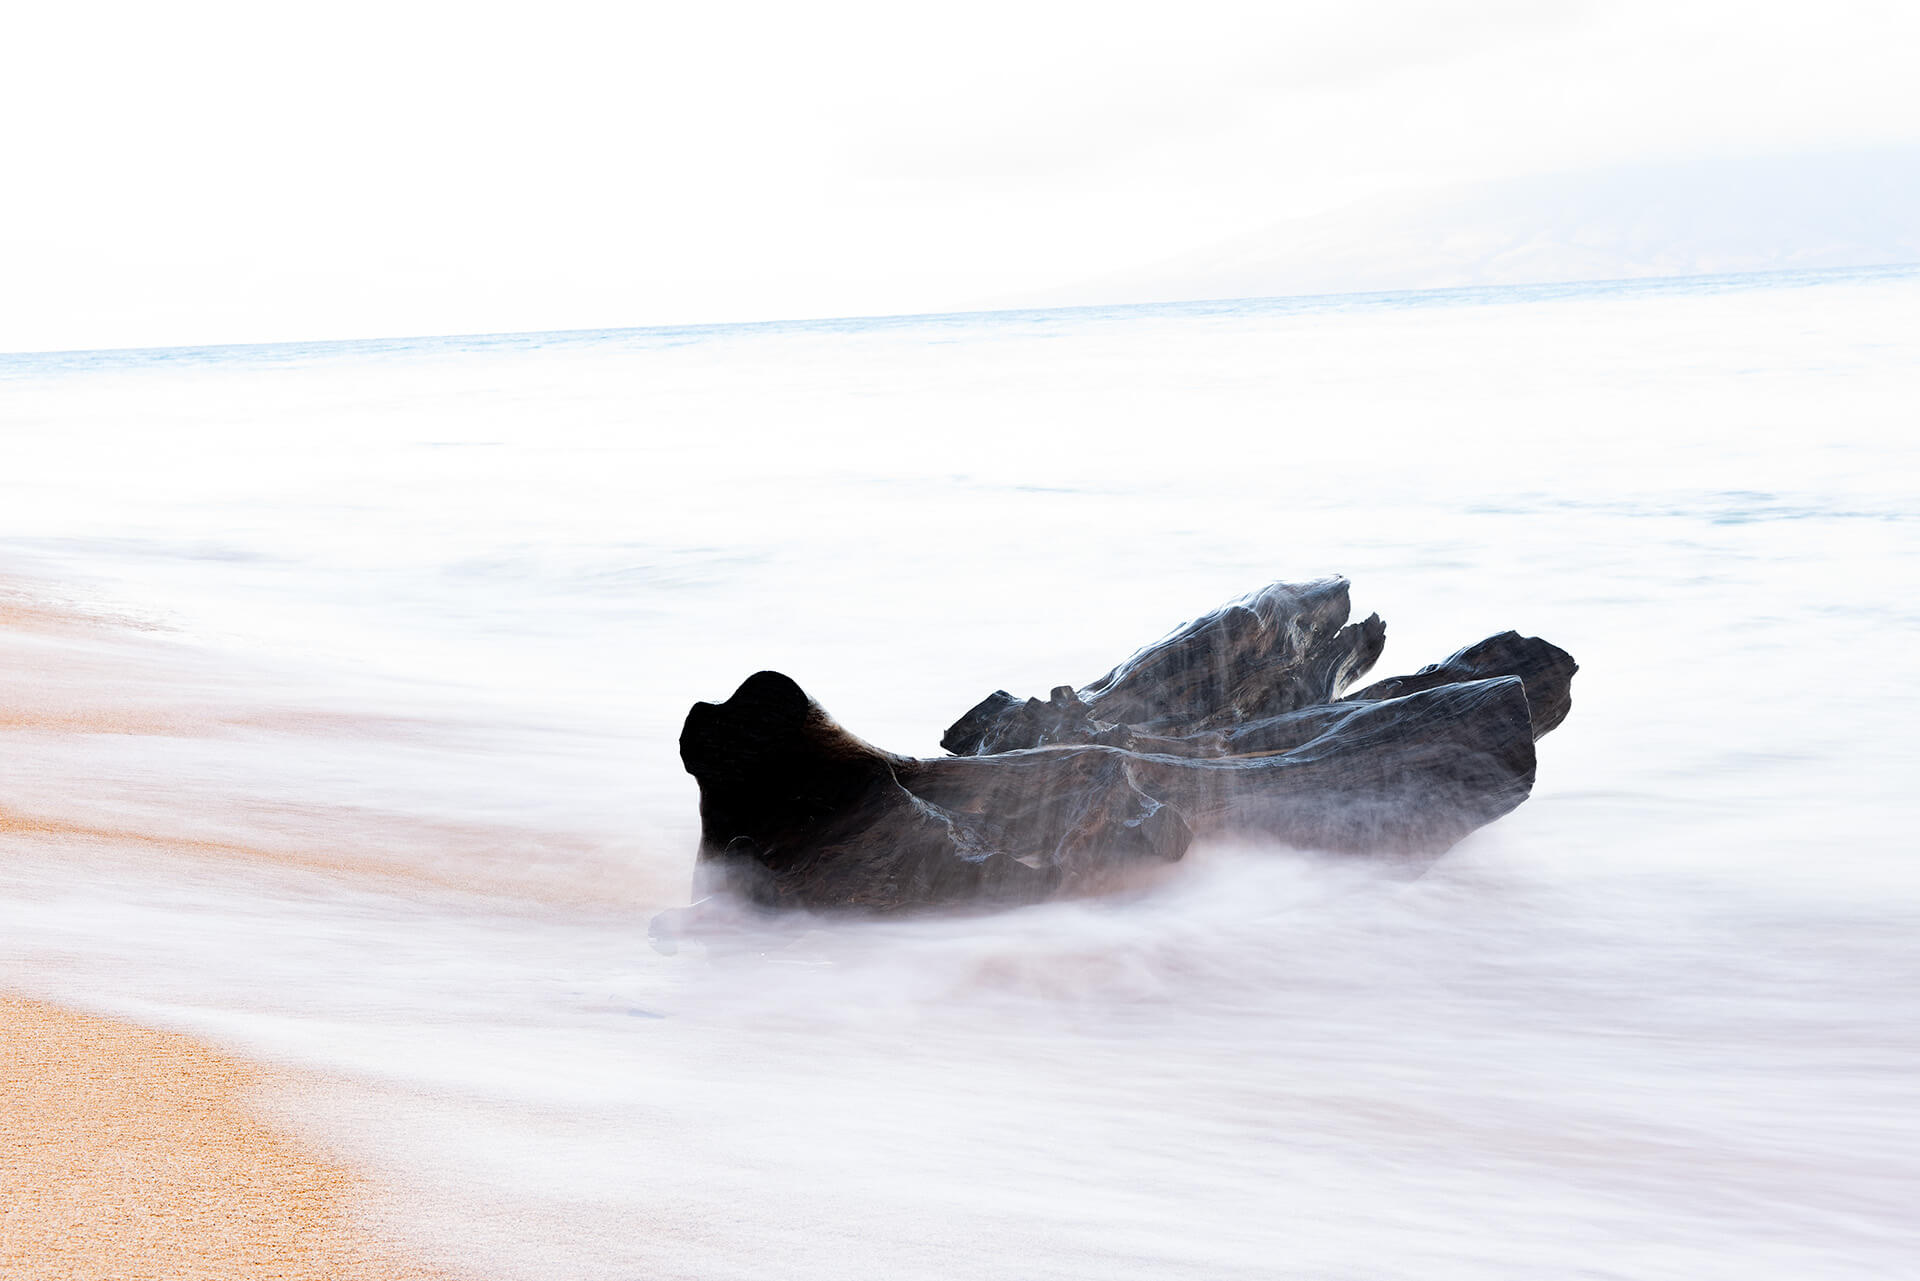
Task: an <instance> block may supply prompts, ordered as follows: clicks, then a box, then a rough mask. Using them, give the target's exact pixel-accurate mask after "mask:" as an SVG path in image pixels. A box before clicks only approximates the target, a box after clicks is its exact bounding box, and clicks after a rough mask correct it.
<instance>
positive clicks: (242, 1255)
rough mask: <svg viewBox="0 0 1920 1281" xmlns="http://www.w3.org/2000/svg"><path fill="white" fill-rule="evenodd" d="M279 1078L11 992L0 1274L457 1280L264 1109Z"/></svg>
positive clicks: (4, 1018) (1, 1032) (0, 1025)
mask: <svg viewBox="0 0 1920 1281" xmlns="http://www.w3.org/2000/svg"><path fill="white" fill-rule="evenodd" d="M269 1081H270V1078H269V1076H268V1074H267V1073H265V1072H263V1071H262V1070H261V1069H259V1068H257V1067H253V1066H251V1065H249V1064H246V1063H243V1062H241V1061H239V1060H236V1059H233V1058H230V1057H228V1056H226V1055H223V1054H220V1053H218V1052H216V1051H214V1050H212V1049H209V1048H208V1047H206V1046H204V1045H201V1044H199V1043H197V1042H195V1041H193V1040H190V1039H189V1038H187V1037H183V1036H179V1035H177V1034H174V1033H170V1032H154V1031H149V1030H147V1029H144V1028H136V1027H130V1026H128V1025H126V1024H123V1023H118V1022H114V1021H112V1020H109V1019H103V1018H98V1017H95V1016H92V1015H87V1014H79V1013H75V1012H73V1011H70V1010H64V1009H61V1008H59V1007H57V1006H52V1005H46V1004H43V1003H41V1002H38V1001H31V1000H23V999H19V998H15V997H7V996H0V1275H4V1276H7V1277H9V1278H13V1279H14V1281H40V1279H42V1278H47V1279H51V1278H63V1279H64V1278H79V1277H114V1278H117V1279H125V1281H135V1279H137V1278H147V1277H153V1278H167V1279H168V1281H176V1279H178V1278H206V1279H208V1281H211V1279H213V1278H224V1277H247V1278H254V1277H263V1276H270V1277H276V1278H285V1279H286V1281H296V1279H298V1278H306V1277H313V1278H322V1277H324V1278H338V1279H342V1281H346V1279H351V1278H361V1277H365V1278H383V1279H389V1278H390V1279H395V1281H405V1279H406V1278H427V1277H438V1276H444V1275H445V1274H444V1273H442V1272H438V1271H435V1270H433V1269H430V1268H427V1267H425V1266H422V1265H420V1264H417V1263H415V1262H412V1261H409V1260H407V1259H405V1258H404V1257H402V1256H401V1255H399V1254H398V1253H397V1252H396V1251H395V1250H393V1249H392V1248H390V1247H389V1246H388V1245H387V1244H386V1243H384V1242H382V1241H379V1240H376V1239H373V1238H372V1237H371V1236H370V1235H369V1234H368V1233H367V1231H366V1230H365V1229H364V1228H362V1227H361V1226H360V1225H359V1224H358V1223H357V1221H356V1219H355V1202H356V1198H357V1197H359V1196H360V1195H361V1194H362V1193H363V1190H364V1189H363V1187H362V1185H361V1182H360V1180H359V1179H358V1178H357V1177H356V1176H355V1175H354V1174H353V1173H352V1172H350V1171H349V1170H347V1169H346V1168H344V1167H342V1166H340V1165H338V1164H335V1163H334V1162H332V1161H330V1160H328V1159H326V1158H325V1157H324V1156H322V1155H320V1154H317V1153H315V1152H313V1151H310V1150H308V1149H307V1148H305V1147H303V1146H302V1145H301V1144H300V1143H298V1142H296V1141H295V1140H293V1139H291V1138H289V1137H288V1136H287V1135H285V1134H282V1133H281V1132H279V1131H278V1130H277V1129H275V1128H274V1127H272V1126H271V1125H269V1124H267V1123H266V1122H265V1121H264V1120H263V1119H262V1118H261V1117H260V1116H258V1115H256V1113H255V1110H254V1108H253V1104H252V1100H253V1098H254V1097H255V1096H256V1095H257V1094H258V1093H259V1092H260V1091H261V1090H262V1089H263V1088H264V1087H265V1086H267V1085H268V1084H269Z"/></svg>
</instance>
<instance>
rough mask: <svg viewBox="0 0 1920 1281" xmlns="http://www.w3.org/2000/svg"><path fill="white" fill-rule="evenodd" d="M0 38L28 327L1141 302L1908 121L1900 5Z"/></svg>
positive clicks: (1174, 11)
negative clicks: (1653, 176) (1366, 233)
mask: <svg viewBox="0 0 1920 1281" xmlns="http://www.w3.org/2000/svg"><path fill="white" fill-rule="evenodd" d="M8 28H9V30H8V33H7V37H6V39H5V40H4V42H0V112H3V113H4V118H5V120H6V121H7V122H8V123H7V128H6V132H5V135H4V136H5V159H4V167H3V168H0V173H4V177H5V182H6V189H5V192H4V195H5V199H4V200H0V297H3V298H4V306H3V307H0V350H31V349H47V348H58V347H77V346H116V345H141V344H167V343H194V342H216V341H248V340H266V339H275V338H300V337H348V336H362V335H367V336H370V335H379V334H414V333H445V332H471V331H486V330H507V329H531V328H568V327H587V326H599V325H634V324H655V323H674V322H680V321H709V320H746V319H761V318H773V317H786V316H812V315H847V314H869V313H876V312H899V311H928V310H945V309H958V308H966V307H976V306H983V305H996V304H1001V303H1005V302H1014V301H1021V300H1025V299H1037V298H1044V299H1046V300H1049V301H1076V300H1079V301H1122V300H1124V298H1116V297H1114V296H1113V295H1112V290H1113V289H1114V288H1116V287H1117V286H1115V285H1114V284H1113V282H1115V281H1122V280H1125V279H1127V278H1128V273H1129V272H1131V271H1134V270H1135V269H1138V268H1142V267H1145V266H1147V265H1149V264H1154V263H1162V262H1166V261H1169V260H1178V259H1179V258H1180V256H1181V255H1183V254H1194V253H1199V252H1203V251H1205V250H1206V249H1207V247H1208V246H1210V245H1216V244H1223V243H1226V244H1230V243H1233V242H1234V240H1235V238H1236V237H1245V236H1246V235H1247V234H1249V233H1250V232H1253V231H1255V230H1256V229H1259V228H1263V227H1272V226H1274V225H1275V224H1277V223H1284V222H1285V221H1286V220H1288V219H1294V218H1302V219H1307V218H1313V217H1314V216H1315V215H1322V216H1323V217H1322V218H1321V220H1320V222H1319V223H1318V224H1316V225H1320V226H1323V227H1324V225H1325V219H1324V215H1326V214H1327V213H1328V212H1329V211H1332V210H1338V209H1339V208H1341V207H1342V206H1345V205H1348V204H1354V203H1359V204H1362V205H1364V204H1366V203H1367V202H1371V203H1372V205H1373V206H1375V207H1377V206H1378V205H1379V203H1380V201H1381V200H1382V199H1390V200H1400V199H1404V201H1405V202H1406V206H1407V208H1409V209H1416V210H1417V209H1418V208H1419V207H1421V202H1422V201H1423V200H1425V199H1427V197H1426V195H1425V194H1424V193H1426V192H1429V191H1432V190H1436V189H1442V188H1444V189H1451V190H1458V189H1459V188H1460V187H1461V186H1462V184H1467V185H1471V184H1473V183H1476V182H1494V181H1496V180H1500V179H1508V178H1513V177H1518V176H1523V175H1533V174H1543V173H1546V174H1552V173H1578V172H1584V171H1589V170H1600V169H1606V168H1608V167H1615V166H1622V165H1649V164H1652V165H1659V164H1665V163H1671V162H1688V161H1691V160H1692V159H1694V158H1706V157H1717V156H1718V157H1724V156H1740V157H1749V156H1767V155H1771V154H1776V153H1778V154H1793V155H1815V156H1817V155H1819V154H1821V153H1822V152H1823V151H1827V150H1834V149H1849V148H1851V149H1859V148H1871V147H1875V146H1882V147H1883V146H1886V145H1888V144H1903V143H1907V144H1910V143H1915V142H1920V75H1917V74H1916V73H1915V70H1914V68H1915V66H1916V64H1917V63H1920V5H1916V4H1912V3H1906V2H1901V3H1882V4H1872V3H1844V2H1836V0H1825V2H1822V3H1806V4H1771V5H1770V4H1765V3H1752V2H1749V3H1728V4H1719V3H1699V4H1687V3H1676V2H1675V0H1666V2H1664V3H1646V4H1642V3H1631V2H1620V0H1613V2H1610V3H1603V4H1580V3H1555V4H1543V3H1539V2H1538V0H1531V2H1527V3H1495V2H1488V0H1480V2H1469V3H1455V4H1420V3H1392V2H1385V3H1382V2H1375V3H1369V4H1365V5H1357V4H1352V3H1338V4H1285V3H1271V2H1269V3H1252V4H1205V3H1184V4H1180V5H1172V4H1165V3H1162V4H1156V5H1152V6H1146V5H1129V4H1120V3H1102V4H1046V3H1035V2H1034V0H1022V2H1021V3H1017V4H1014V3H998V2H997V0H989V2H985V3H980V2H976V3H971V4H968V5H964V6H959V5H954V6H942V7H938V8H935V7H932V6H925V5H902V4H898V3H892V4H864V3H845V2H841V0H824V2H819V3H813V4H792V3H786V4H736V3H707V4H700V5H684V6H682V5H676V6H672V7H667V6H659V5H649V4H633V3H625V4H601V3H545V4H541V5H537V6H536V5H531V4H526V5H518V6H501V5H487V4H478V3H464V4H459V5H452V4H446V5H441V4H408V3H394V2H393V0H383V2H382V3H378V4H369V3H357V2H353V0H348V2H343V3H331V4H328V5H325V6H320V5H309V6H287V5H283V6H272V5H261V4H258V3H247V4H204V3H182V4H172V5H154V4H90V3H85V2H84V0H80V2H72V3H65V4H59V5H54V4H41V5H36V6H34V7H33V8H31V9H26V10H20V9H18V8H17V9H16V11H15V12H13V13H12V14H10V17H9V21H8ZM1395 193H1400V194H1399V195H1396V194H1395ZM1196 287H1198V285H1196ZM1166 288H1168V289H1171V290H1172V291H1173V292H1174V293H1178V292H1179V289H1178V282H1177V281H1176V282H1174V283H1173V284H1172V285H1168V286H1166ZM1163 292H1164V290H1163ZM1209 292H1217V289H1216V288H1212V287H1210V288H1209Z"/></svg>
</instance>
